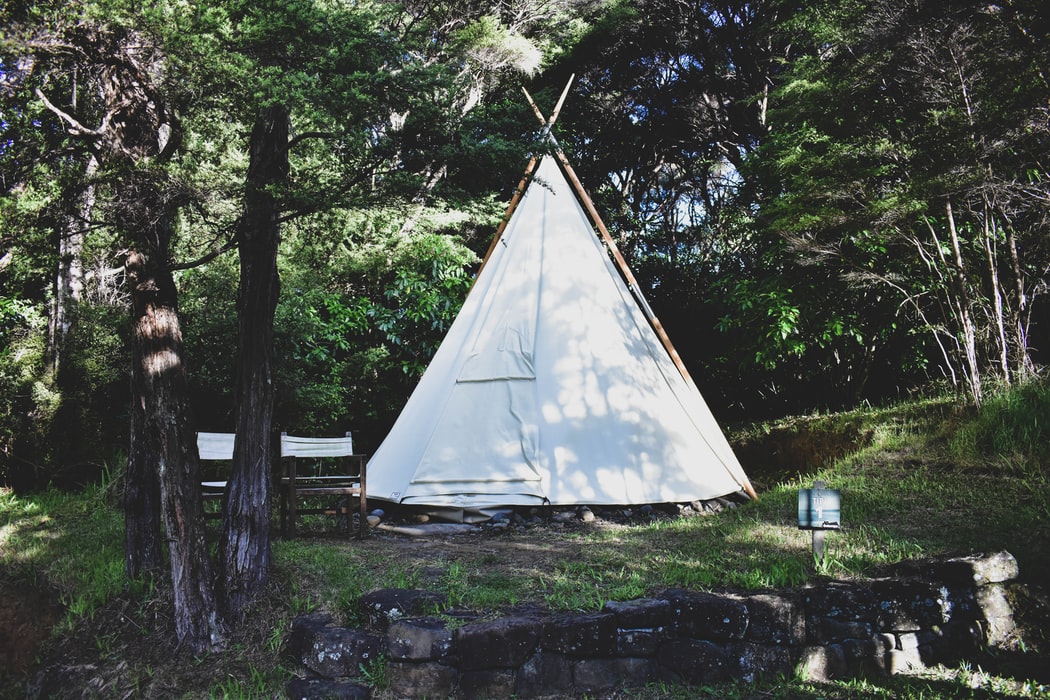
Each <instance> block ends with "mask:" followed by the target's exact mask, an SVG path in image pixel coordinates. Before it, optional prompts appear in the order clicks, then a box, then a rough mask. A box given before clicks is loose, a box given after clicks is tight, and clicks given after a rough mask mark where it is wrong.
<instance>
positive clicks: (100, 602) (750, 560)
mask: <svg viewBox="0 0 1050 700" xmlns="http://www.w3.org/2000/svg"><path fill="white" fill-rule="evenodd" d="M799 420H800V419H796V421H799ZM800 424H801V423H800V422H799V423H796V426H797V425H800ZM804 424H805V426H804V430H803V429H799V430H798V434H802V433H804V432H808V433H813V434H821V433H822V434H825V435H827V434H833V433H836V434H844V433H847V432H848V433H849V434H851V435H865V436H867V438H866V439H865V440H864V441H863V442H864V444H865V446H863V447H861V448H859V449H854V450H853V451H852V452H851V453H849V454H845V455H843V456H841V457H839V458H837V459H833V460H830V461H827V462H826V463H824V464H821V465H819V466H815V465H812V464H799V465H798V466H797V467H795V468H793V469H781V471H780V473H779V474H765V473H763V474H762V478H763V480H764V481H763V483H764V488H763V489H762V492H761V498H760V499H759V500H758V501H755V502H751V503H748V504H745V505H743V506H740V507H737V508H733V509H727V510H725V511H723V512H721V513H718V514H717V515H708V516H703V517H700V516H697V517H682V518H667V517H657V518H654V519H653V520H652V522H650V523H648V524H631V525H612V524H604V525H597V524H596V526H594V527H573V528H567V529H565V530H557V529H554V528H540V529H538V530H526V531H524V532H518V531H516V530H514V529H513V528H511V529H508V530H506V531H503V532H501V533H500V534H498V535H494V536H493V537H495V538H498V541H499V544H500V545H501V547H500V548H496V547H495V546H492V547H489V546H486V544H485V540H482V541H481V543H480V544H475V545H473V546H471V547H467V546H459V545H455V546H453V545H449V547H450V549H447V550H442V552H441V553H439V554H435V553H428V552H426V551H420V548H418V547H416V548H410V547H409V546H408V545H406V546H405V547H404V548H403V549H401V550H398V551H392V550H391V548H390V547H391V543H389V542H378V543H377V542H374V541H366V543H365V544H361V543H357V542H354V541H348V540H346V539H344V538H342V537H338V536H333V535H331V525H330V523H325V524H324V527H326V528H327V529H328V531H329V534H328V535H327V536H323V535H321V536H318V535H317V534H316V533H313V532H312V531H311V525H310V523H309V522H307V523H304V527H303V529H302V532H303V533H305V534H307V535H308V536H306V537H301V538H300V539H295V540H281V539H275V540H274V542H273V562H274V564H273V567H274V568H273V573H272V577H271V578H272V581H273V586H272V588H273V593H272V595H271V596H270V597H269V599H268V601H267V604H266V605H264V606H262V607H260V611H261V612H262V613H264V614H265V615H266V616H267V617H266V619H265V620H264V621H263V622H261V623H260V625H259V627H258V629H256V630H254V631H253V632H251V633H247V634H246V635H245V636H244V638H243V639H241V640H240V641H239V642H237V644H235V645H234V646H233V647H232V648H231V650H230V651H228V652H225V655H226V656H227V658H226V659H225V660H224V663H223V664H222V665H221V666H219V667H218V668H221V669H222V671H221V673H220V672H218V671H216V670H215V668H217V667H216V666H215V665H214V663H213V662H214V661H215V660H214V659H212V660H209V659H204V660H202V661H201V663H202V664H203V665H202V668H205V667H206V668H208V669H209V671H208V672H209V673H217V674H218V675H216V676H214V677H211V678H208V679H207V685H206V688H207V689H206V690H203V691H202V690H196V691H193V690H185V692H186V694H185V695H184V697H245V698H247V697H269V696H272V695H273V694H274V693H279V690H280V688H281V685H282V682H283V680H284V679H287V678H288V677H289V672H288V671H287V670H285V669H282V668H281V667H280V665H279V663H277V661H276V660H275V659H274V657H276V656H277V655H278V650H279V648H280V646H281V643H282V641H283V638H284V636H285V634H286V633H287V631H288V629H289V628H290V624H291V620H292V619H293V618H294V617H295V616H296V615H299V614H302V613H304V612H309V611H314V610H324V611H327V612H331V613H333V614H335V615H336V616H337V617H339V618H340V619H341V620H343V621H344V622H345V623H347V624H354V623H356V622H360V619H359V616H360V613H359V611H358V606H357V602H358V600H359V598H360V596H361V595H362V594H363V593H365V592H367V591H369V590H373V589H376V588H387V587H396V588H412V587H427V588H431V589H436V590H440V591H442V592H444V593H445V594H446V595H447V596H448V597H449V600H450V601H452V602H453V603H454V604H456V605H460V606H464V607H469V608H472V609H474V610H482V611H483V610H496V609H499V608H503V607H507V606H513V605H518V604H523V603H532V604H540V605H545V606H549V607H553V608H557V609H565V610H596V609H599V608H600V607H601V606H602V604H604V603H605V602H606V601H609V600H629V599H633V598H638V597H641V596H644V595H646V594H648V593H651V592H653V591H655V590H657V589H661V588H667V587H684V588H692V589H725V588H732V589H745V590H767V589H774V588H779V587H786V586H798V585H801V584H804V583H805V582H807V581H809V580H811V579H812V578H813V577H814V576H816V575H831V576H836V577H852V576H862V575H869V574H871V573H872V572H874V571H876V570H877V569H878V568H879V567H880V566H882V565H885V564H889V563H893V562H897V561H901V560H907V559H913V558H918V557H926V556H932V555H939V554H961V553H969V552H980V551H997V550H1001V549H1006V550H1009V551H1010V552H1011V553H1013V554H1014V556H1015V557H1016V558H1017V559H1018V562H1019V563H1020V566H1021V571H1022V574H1023V575H1025V576H1028V577H1029V578H1031V579H1032V580H1040V579H1042V580H1046V579H1047V578H1050V568H1048V564H1047V563H1046V561H1045V558H1046V557H1045V553H1046V552H1047V551H1050V469H1048V464H1050V440H1047V438H1048V435H1046V433H1045V431H1047V430H1050V389H1048V388H1047V387H1046V386H1045V385H1031V386H1026V387H1022V388H1021V389H1018V390H1014V391H1012V392H1005V393H1003V394H1002V395H998V396H995V397H993V398H992V399H990V400H989V401H988V403H987V405H986V407H985V409H984V410H983V411H981V412H973V411H971V410H966V409H960V408H959V407H958V406H956V405H955V404H954V403H953V402H952V401H950V400H947V399H941V400H927V401H924V402H921V403H911V404H906V405H902V406H898V407H893V408H891V409H881V410H877V411H876V410H868V411H863V412H854V413H850V414H839V415H834V416H826V417H808V418H806V419H804ZM844 426H845V427H844ZM788 427H790V426H788ZM785 429H786V428H785V426H784V425H779V426H757V427H754V428H752V429H751V430H752V431H753V434H754V435H757V436H759V437H761V436H762V435H764V434H770V433H772V432H773V431H783V430H785ZM815 479H820V480H823V481H824V482H825V483H826V484H827V485H828V487H829V488H835V489H839V490H840V492H841V494H842V520H843V529H842V530H841V531H840V532H833V533H829V535H828V538H827V545H828V553H827V559H826V561H825V563H824V565H823V567H817V566H816V564H815V563H814V561H813V558H812V553H811V543H810V534H809V533H807V532H802V531H799V530H798V529H797V528H796V526H795V509H796V505H797V491H798V489H799V488H803V487H809V486H810V485H811V484H812V482H813V480H815ZM111 501H112V498H111V496H110V490H109V489H107V488H105V487H93V488H90V489H88V490H86V491H84V492H82V493H78V494H65V493H59V492H56V491H49V492H47V493H43V494H36V495H33V496H25V497H23V496H16V495H14V494H13V493H11V492H10V491H0V567H2V571H3V572H6V574H5V576H7V577H11V576H17V577H18V578H19V579H20V580H22V581H29V582H32V583H34V584H42V585H46V586H47V587H48V588H50V589H51V590H53V591H55V593H56V594H57V595H58V596H59V597H60V598H61V600H62V601H63V603H64V604H65V606H66V617H65V619H64V622H63V623H62V624H60V625H59V626H58V627H57V628H56V632H55V634H56V635H58V637H61V636H62V635H67V634H71V633H72V632H73V630H74V629H83V628H85V627H87V628H90V625H89V624H86V622H85V621H88V622H89V621H91V620H92V618H93V617H94V616H95V615H96V614H98V612H99V611H100V610H101V609H104V608H105V609H108V608H107V606H113V605H114V603H115V602H119V601H123V603H121V604H122V605H124V607H125V608H126V609H127V610H128V612H126V613H124V615H125V617H127V618H128V619H132V620H137V621H138V622H135V624H136V625H141V626H142V627H143V628H144V630H143V635H145V634H147V630H146V629H145V628H147V627H148V624H147V623H148V620H149V618H150V615H155V614H156V609H155V608H157V607H159V606H158V605H157V603H156V601H157V599H158V596H160V597H162V593H161V592H157V591H153V590H151V589H149V588H148V587H147V586H146V585H145V584H144V583H141V582H132V583H131V584H130V586H129V584H128V582H127V581H125V579H124V576H123V552H122V541H123V519H122V515H121V513H120V512H119V510H118V509H117V508H116V507H115V504H114V503H113V502H111ZM318 526H320V523H319V524H318ZM310 535H314V536H310ZM373 540H374V538H373ZM456 547H458V548H456ZM515 552H518V553H519V554H516V553H515ZM136 608H137V609H136ZM114 634H115V633H112V632H105V631H101V632H94V633H93V636H92V637H89V638H88V639H91V640H92V641H91V642H90V643H91V645H92V646H94V647H95V649H96V651H95V653H96V656H97V659H99V661H98V662H99V663H102V661H101V660H103V659H109V660H112V659H117V658H119V657H120V655H121V649H122V648H124V647H122V646H121V640H120V639H118V638H116V637H114V636H113V635H114ZM1037 641H1039V642H1042V643H1043V644H1045V641H1046V640H1045V639H1043V640H1037ZM113 663H116V662H115V661H113ZM125 663H126V662H125ZM126 665H127V664H126ZM132 666H133V665H132ZM262 669H265V670H262ZM124 672H125V673H127V674H137V675H136V676H135V677H134V678H133V679H131V680H125V682H124V684H125V686H128V685H130V686H133V687H141V688H149V687H157V686H156V684H157V683H161V682H163V677H165V676H167V677H168V679H169V680H168V681H167V682H169V683H172V682H173V681H171V680H170V674H172V673H175V671H173V670H170V669H165V668H161V667H157V666H142V665H140V666H139V667H134V668H133V667H131V666H129V668H127V669H125V671H124ZM379 672H380V670H375V669H374V670H373V671H372V673H374V674H378V673H379ZM158 677H160V678H161V680H158ZM0 680H2V679H0ZM151 684H152V685H151ZM1004 684H1006V685H1004ZM199 685H200V682H198V686H199ZM1000 686H1002V687H1000ZM1007 686H1008V692H1007V691H1006V690H1003V687H1007ZM1002 693H1007V694H1013V695H1015V696H1020V697H1050V691H1048V690H1047V689H1046V688H1040V687H1039V686H1037V685H1036V684H1034V683H1029V684H1028V685H1027V686H1026V685H1025V684H1024V682H1023V680H1019V681H1015V680H1012V679H1003V678H999V677H996V676H993V675H989V674H986V673H984V672H983V671H981V669H979V668H977V669H970V668H966V667H960V668H958V669H946V670H944V671H943V672H942V673H941V675H939V676H937V677H930V678H925V677H908V678H899V677H898V678H892V679H885V680H880V681H878V682H877V683H874V684H873V682H870V681H859V680H858V681H849V682H840V683H835V684H831V685H830V686H829V685H828V684H812V683H806V682H802V681H799V680H793V679H769V680H767V681H759V682H756V683H755V684H751V685H747V684H740V685H736V684H731V685H728V686H719V687H717V688H699V689H698V688H676V687H668V686H663V685H653V686H650V687H648V688H645V689H639V690H638V691H636V692H635V693H634V694H632V695H629V696H624V697H637V698H659V699H661V700H666V699H669V698H685V697H727V698H733V697H740V698H745V697H746V698H754V697H763V698H780V697H785V698H786V697H792V698H813V699H814V700H815V699H816V698H824V697H843V698H858V699H861V698H863V699H867V698H955V697H971V698H985V697H999V696H1000V694H1002ZM2 695H3V693H0V696H2Z"/></svg>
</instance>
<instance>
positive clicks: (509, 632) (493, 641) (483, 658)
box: [452, 617, 543, 671]
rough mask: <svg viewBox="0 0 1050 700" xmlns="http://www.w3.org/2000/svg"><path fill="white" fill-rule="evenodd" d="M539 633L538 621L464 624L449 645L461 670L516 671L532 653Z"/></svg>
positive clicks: (521, 619) (508, 619)
mask: <svg viewBox="0 0 1050 700" xmlns="http://www.w3.org/2000/svg"><path fill="white" fill-rule="evenodd" d="M542 630H543V622H542V621H540V620H536V619H532V618H527V617H506V618H501V619H498V620H492V621H490V622H476V623H472V624H467V625H464V626H463V627H460V628H458V629H456V631H455V632H453V634H452V643H453V648H454V649H455V653H456V656H457V657H458V659H459V667H460V669H461V670H463V671H476V670H480V669H486V668H489V669H492V668H517V667H518V666H521V665H522V664H523V663H525V660H526V659H527V658H528V657H529V655H530V654H532V653H533V651H535V649H536V645H537V642H539V639H540V633H541V631H542Z"/></svg>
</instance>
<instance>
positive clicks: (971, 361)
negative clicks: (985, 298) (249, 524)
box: [944, 199, 983, 406]
mask: <svg viewBox="0 0 1050 700" xmlns="http://www.w3.org/2000/svg"><path fill="white" fill-rule="evenodd" d="M944 209H945V214H946V215H947V218H948V233H949V240H950V241H951V246H952V262H953V264H954V267H955V305H956V307H957V308H958V313H959V332H960V333H961V334H962V338H961V342H962V346H963V355H964V359H965V361H966V373H967V381H968V383H969V385H970V397H971V398H972V399H973V402H974V404H975V405H977V406H980V405H981V400H982V398H983V396H982V390H981V368H980V364H979V362H978V359H977V330H976V328H975V327H974V322H973V313H972V304H971V303H970V289H969V285H970V283H969V280H968V279H967V275H966V263H965V262H964V260H963V255H962V246H961V245H960V243H959V230H958V229H957V228H956V226H955V213H954V212H953V210H952V202H951V200H950V199H946V200H945V201H944Z"/></svg>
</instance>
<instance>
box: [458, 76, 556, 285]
mask: <svg viewBox="0 0 1050 700" xmlns="http://www.w3.org/2000/svg"><path fill="white" fill-rule="evenodd" d="M575 78H576V74H575V73H573V74H572V75H570V76H569V82H568V83H566V84H565V89H564V90H562V92H561V97H559V98H558V104H557V105H556V106H555V107H554V111H553V112H551V116H550V119H547V118H545V117H544V116H543V114H542V113H541V112H540V110H539V108H538V107H537V106H536V103H535V102H533V101H532V97H531V96H529V93H528V92H525V88H524V87H522V88H521V89H522V91H523V92H525V96H526V97H528V99H529V104H530V105H532V109H533V111H534V112H535V113H536V116H538V117H539V119H540V123H541V124H543V137H544V138H547V137H549V136H550V130H551V127H552V126H554V122H555V121H557V119H558V114H559V113H560V112H561V108H562V105H564V104H565V98H566V97H568V96H569V87H570V86H571V85H572V81H573V80H574V79H575ZM539 160H540V158H539V156H537V155H534V156H532V158H530V159H529V164H528V165H526V166H525V172H524V174H522V176H521V181H520V182H519V183H518V186H517V188H516V189H515V190H514V195H513V196H512V197H511V198H510V204H508V205H507V211H506V213H504V214H503V219H502V220H501V221H500V222H499V226H497V227H496V233H495V235H493V236H492V241H491V242H490V243H489V248H488V250H487V251H485V257H484V258H482V260H481V266H480V267H479V268H478V271H477V273H476V274H475V275H474V279H475V280H477V278H478V275H480V274H481V271H482V270H484V269H485V265H486V264H488V261H489V258H490V257H491V256H492V251H493V250H495V248H496V244H497V243H499V239H500V238H501V237H502V236H503V231H504V230H505V229H506V228H507V224H508V223H510V217H511V216H512V215H513V214H514V210H515V209H517V208H518V201H519V200H520V199H521V196H522V195H523V194H525V188H526V187H527V186H528V184H529V179H530V178H531V177H532V171H533V170H535V169H536V164H537V163H538V162H539ZM473 286H474V285H473V284H472V285H471V287H473Z"/></svg>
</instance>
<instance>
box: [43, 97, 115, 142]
mask: <svg viewBox="0 0 1050 700" xmlns="http://www.w3.org/2000/svg"><path fill="white" fill-rule="evenodd" d="M35 92H36V96H37V97H39V98H40V101H41V102H43V103H44V106H45V107H47V108H48V109H49V110H51V111H52V112H54V114H55V115H56V116H58V118H59V119H61V120H62V121H64V122H65V123H66V124H68V125H69V129H68V131H69V133H70V134H71V135H73V136H91V137H95V138H98V137H100V136H102V127H99V128H98V129H89V128H87V127H86V126H84V125H83V124H81V123H80V122H79V121H77V120H76V119H75V118H74V117H73V116H71V115H70V114H69V113H67V112H65V111H63V110H62V109H59V108H58V107H56V106H55V105H54V104H53V103H52V102H51V100H49V99H47V95H45V94H44V91H43V90H41V89H40V88H36V90H35ZM109 117H110V115H108V114H107V115H106V119H104V120H103V124H106V123H108V121H109Z"/></svg>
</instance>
